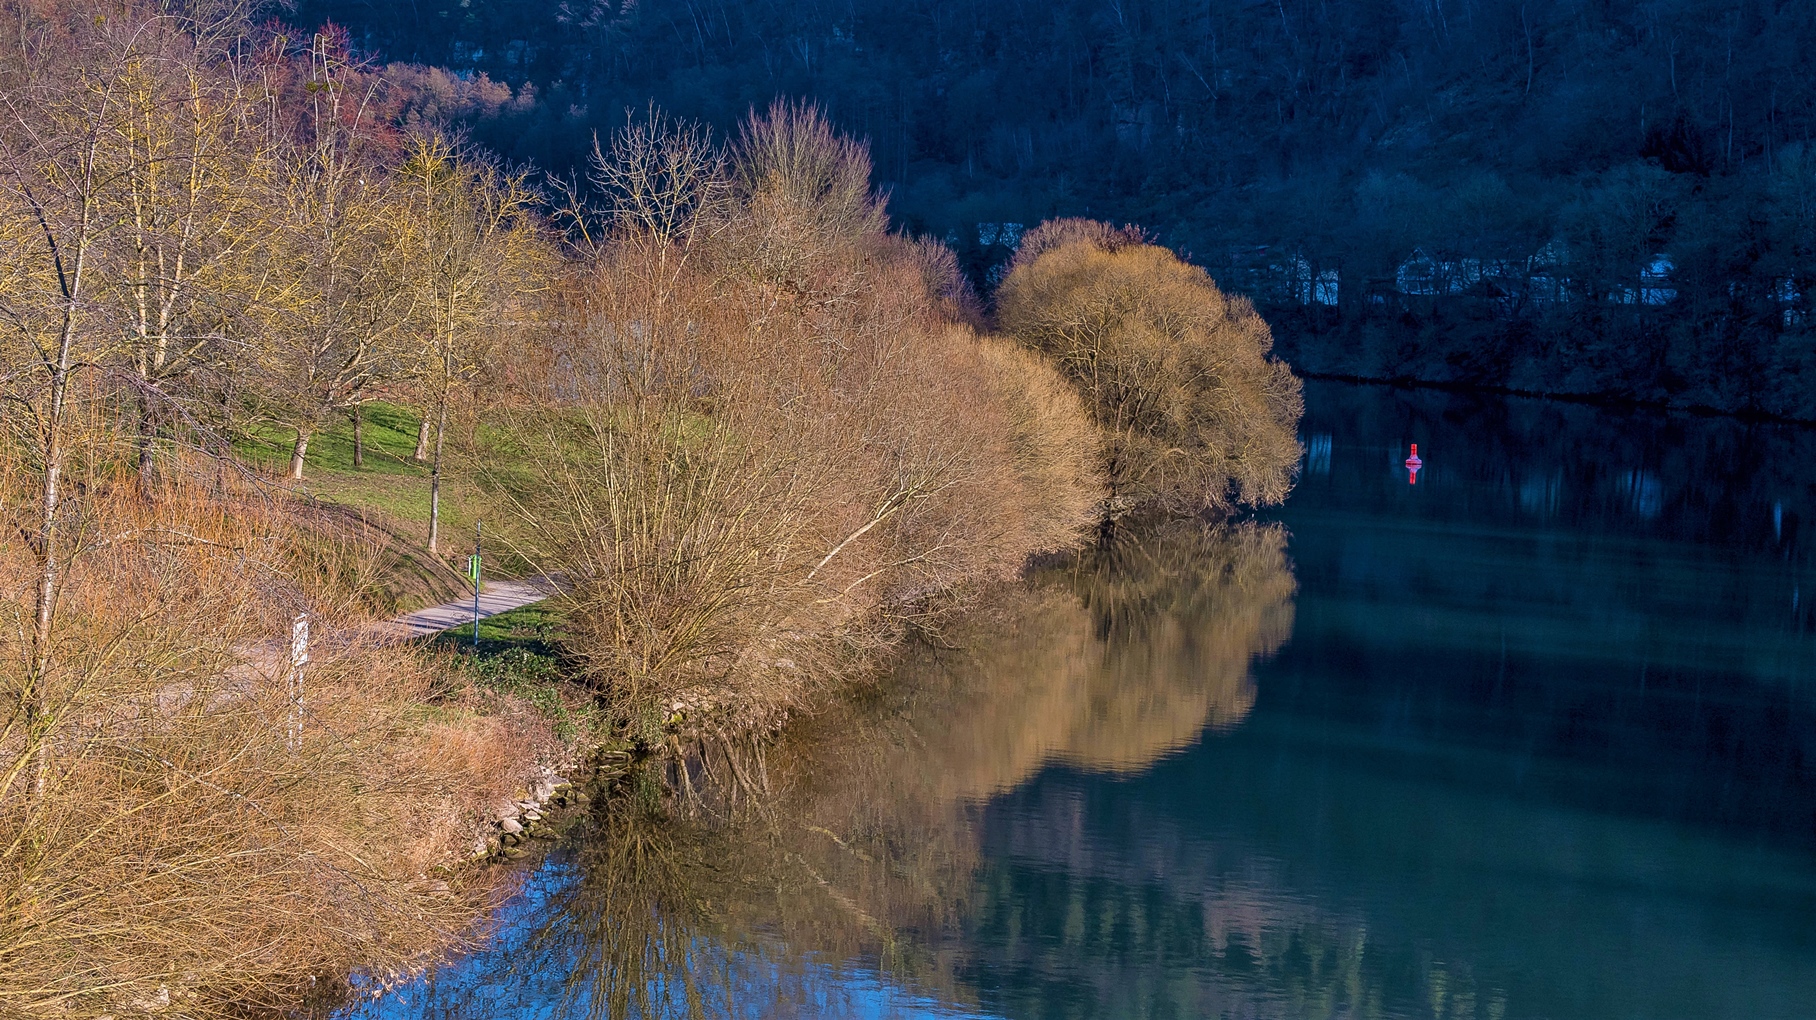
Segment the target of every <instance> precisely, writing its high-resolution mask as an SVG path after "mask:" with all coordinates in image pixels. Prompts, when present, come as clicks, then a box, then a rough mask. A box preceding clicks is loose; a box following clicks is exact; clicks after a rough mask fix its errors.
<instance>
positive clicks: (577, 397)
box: [482, 108, 1097, 738]
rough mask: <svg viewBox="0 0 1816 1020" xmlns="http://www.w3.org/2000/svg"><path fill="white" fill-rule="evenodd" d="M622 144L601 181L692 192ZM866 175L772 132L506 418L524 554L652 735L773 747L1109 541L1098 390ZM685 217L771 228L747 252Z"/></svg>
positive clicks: (757, 130)
mask: <svg viewBox="0 0 1816 1020" xmlns="http://www.w3.org/2000/svg"><path fill="white" fill-rule="evenodd" d="M620 142H621V145H622V144H624V143H626V142H628V143H630V144H629V146H628V151H625V150H622V149H621V150H617V151H616V152H615V154H606V155H603V156H602V158H604V159H608V160H616V161H617V162H615V163H611V164H609V165H608V166H606V167H602V168H601V169H602V173H601V176H606V177H609V179H612V180H618V181H621V182H623V181H647V180H650V179H666V180H671V181H672V180H677V179H680V178H682V177H685V176H687V175H684V174H681V173H678V172H677V171H676V170H675V169H674V168H673V167H674V163H675V160H674V159H673V158H666V157H665V158H664V159H663V160H661V161H660V165H661V166H663V167H667V168H668V169H665V170H663V171H662V172H661V173H660V174H651V173H649V172H646V171H645V170H644V169H643V168H645V167H646V166H647V165H648V164H649V163H650V162H651V160H650V159H649V157H648V153H649V151H650V150H651V149H652V148H659V146H653V145H652V144H650V143H648V142H647V141H644V140H642V139H641V136H636V135H627V136H625V137H624V138H621V139H620ZM667 144H669V145H670V146H671V149H670V150H669V151H670V152H680V153H682V154H684V155H685V154H686V153H695V154H697V155H696V156H695V157H694V158H697V159H700V160H709V159H710V156H709V155H708V154H706V153H705V152H704V150H702V149H701V148H700V146H699V145H698V143H697V140H695V139H692V138H690V136H686V135H683V136H680V137H678V138H675V139H672V140H671V141H670V142H669V143H667ZM861 155H862V154H861V150H860V149H857V148H854V147H853V146H852V144H851V143H850V142H848V141H846V140H844V139H841V138H838V137H836V136H834V135H832V134H831V133H830V132H829V131H828V130H827V129H826V127H825V124H824V122H823V121H822V120H820V119H819V117H818V115H817V114H816V113H813V112H812V111H811V110H807V111H803V110H799V109H795V108H779V109H778V110H777V111H773V112H772V114H771V117H770V119H767V120H758V121H755V122H753V123H752V124H751V125H750V126H749V127H748V128H747V131H746V135H745V138H744V140H743V142H742V143H741V144H740V146H739V148H738V149H737V150H735V158H734V159H733V162H732V165H733V167H734V171H735V174H736V179H737V180H738V181H740V182H741V183H740V185H739V190H738V192H737V197H736V198H735V200H734V201H733V205H732V207H731V208H729V209H725V210H721V209H718V208H716V207H714V206H712V205H711V204H710V203H707V202H703V201H699V200H694V199H689V200H687V201H684V202H680V203H671V204H670V207H671V212H668V213H660V214H654V215H652V214H648V213H646V212H644V211H636V212H635V213H634V215H631V216H629V217H626V218H623V219H620V220H618V221H617V230H618V234H617V236H616V237H615V238H614V239H613V240H612V241H611V242H610V243H607V244H605V245H603V246H602V247H601V249H600V250H599V252H598V256H597V262H596V263H595V265H594V266H592V267H589V268H587V269H585V270H583V271H582V273H581V274H580V275H579V276H578V277H577V278H576V279H575V280H573V281H572V282H571V283H570V284H569V285H568V286H567V287H566V288H565V289H564V292H563V294H562V295H561V302H562V303H561V304H560V305H558V307H557V309H556V310H555V311H554V312H553V313H552V318H553V319H554V320H555V322H556V323H557V325H556V327H555V330H554V334H553V337H552V339H551V341H550V347H549V349H548V350H546V351H544V352H542V355H541V360H540V363H539V364H530V363H527V359H526V364H524V365H522V366H520V371H519V373H518V378H519V380H520V381H521V382H522V383H523V384H524V385H525V388H526V389H527V390H528V391H529V393H530V396H531V398H532V399H530V400H528V401H526V402H525V403H524V404H523V405H522V406H519V407H515V408H512V409H510V410H509V411H507V412H505V413H503V414H502V415H501V416H500V421H501V422H504V423H506V427H505V438H504V439H502V440H501V442H502V443H504V444H505V445H506V446H508V447H510V448H512V449H513V450H514V451H515V453H514V456H513V457H512V458H511V463H512V464H513V465H516V466H514V467H512V468H511V469H510V470H509V471H504V470H495V471H493V472H491V475H490V480H491V482H492V484H493V486H494V488H495V489H496V491H497V492H498V494H499V495H500V497H501V498H502V499H504V500H505V502H506V505H507V506H508V507H509V508H510V509H511V510H512V512H513V513H514V515H515V516H516V517H517V518H518V519H519V521H520V522H521V523H522V525H523V528H522V531H521V533H522V534H523V535H524V536H525V537H524V538H523V539H522V540H521V544H522V545H523V547H524V548H523V551H524V552H526V554H528V555H530V557H531V558H532V559H533V560H534V561H536V562H538V563H540V564H544V565H546V569H549V570H551V571H556V570H558V571H560V572H562V574H563V576H564V577H565V578H566V579H567V580H568V581H569V582H570V584H571V585H572V586H573V587H572V593H571V595H570V598H571V600H572V602H573V606H574V612H573V613H572V617H571V618H572V620H573V624H572V634H573V637H574V645H575V649H576V651H577V652H579V653H580V654H581V655H582V656H583V657H584V659H585V660H586V661H587V662H588V663H589V664H590V667H591V670H592V673H593V677H594V679H595V681H596V682H597V684H598V685H599V687H600V688H601V690H602V691H604V692H605V694H606V696H607V697H608V699H610V700H611V701H612V702H613V704H614V705H615V706H616V708H617V709H618V711H619V712H620V713H621V714H622V715H623V716H624V717H626V718H628V719H631V720H633V722H634V723H635V725H636V728H637V731H638V733H639V734H640V735H642V736H644V737H645V738H650V737H653V735H654V734H655V732H656V731H657V727H658V725H659V722H660V718H661V717H663V716H666V715H668V714H670V713H672V712H673V711H675V710H676V708H677V703H679V704H680V705H684V706H687V707H689V708H691V709H693V710H694V711H695V712H696V713H699V714H707V715H712V716H714V717H716V718H718V719H719V720H720V721H721V722H723V723H726V724H729V725H732V726H734V727H742V726H751V725H754V726H758V727H759V728H762V727H767V726H770V725H773V724H774V722H775V721H777V720H778V719H779V718H781V716H782V715H783V714H785V713H787V712H788V711H791V710H793V709H796V708H799V707H801V706H803V705H804V704H805V703H806V701H807V698H808V696H809V695H810V694H811V693H812V692H813V691H814V690H815V689H822V688H824V687H825V686H826V685H830V684H833V683H835V682H837V681H838V680H840V679H841V678H843V677H845V676H848V675H850V673H851V671H852V669H853V668H854V667H855V666H858V665H862V664H863V663H865V662H867V661H868V660H869V658H870V657H871V655H872V654H873V652H874V651H875V650H876V649H877V648H879V647H881V646H883V645H885V644H887V643H888V642H889V641H890V640H892V639H893V637H894V635H895V634H896V633H897V632H898V631H899V628H900V625H901V623H902V622H903V621H905V620H908V619H911V618H918V617H921V616H923V615H925V614H926V613H928V612H930V611H932V610H934V609H937V608H941V607H945V606H950V605H952V604H953V603H952V598H951V597H952V596H953V595H955V594H957V593H959V592H961V591H963V590H965V589H966V588H967V586H971V585H975V584H977V583H979V582H983V581H988V580H994V579H1001V578H1005V577H1009V576H1012V575H1013V574H1014V573H1016V572H1017V571H1019V570H1020V569H1021V567H1022V565H1023V563H1024V562H1025V561H1026V559H1027V558H1028V556H1029V555H1030V554H1032V553H1034V552H1039V551H1044V550H1054V549H1063V548H1066V547H1069V546H1071V545H1072V544H1074V543H1075V542H1076V541H1077V540H1078V537H1079V535H1080V534H1081V531H1082V529H1083V528H1084V527H1085V526H1086V525H1087V524H1088V523H1089V520H1090V512H1091V508H1092V505H1093V503H1094V502H1095V501H1096V499H1097V492H1096V491H1095V489H1096V482H1095V480H1094V479H1093V477H1092V453H1093V442H1094V437H1093V435H1092V432H1091V429H1090V427H1089V424H1088V422H1087V421H1086V419H1085V417H1084V413H1083V409H1082V407H1081V405H1080V403H1079V401H1078V398H1077V396H1076V395H1075V394H1074V393H1073V392H1072V391H1071V389H1070V387H1069V386H1067V384H1066V383H1065V382H1064V381H1063V380H1062V379H1061V378H1060V377H1059V376H1058V374H1057V373H1055V372H1054V371H1053V370H1052V369H1051V368H1049V367H1048V366H1046V365H1045V364H1043V363H1042V362H1040V361H1039V360H1038V358H1036V357H1034V356H1032V355H1030V354H1028V353H1026V352H1021V351H1017V350H1015V349H1013V348H1012V347H1010V346H1008V345H1006V344H1003V343H1001V342H1000V341H996V340H993V339H988V338H983V337H979V336H978V335H977V334H976V333H974V332H973V331H972V330H971V329H970V328H969V327H968V326H966V325H964V324H963V323H961V322H958V321H955V319H954V317H953V315H952V314H950V308H949V302H950V295H951V294H954V293H958V292H959V291H960V290H961V289H962V288H961V287H960V286H959V284H958V283H957V281H956V273H955V271H954V268H953V266H952V264H951V263H950V261H949V259H946V260H942V259H941V258H940V257H939V255H940V253H941V251H940V250H937V249H930V248H929V247H927V246H924V245H917V244H913V243H910V242H906V241H903V240H900V239H897V238H893V237H890V236H888V235H885V234H883V233H881V231H880V229H878V227H879V225H880V222H881V221H880V219H879V218H878V217H877V216H875V215H873V213H874V212H875V210H874V208H873V205H872V202H871V200H870V199H869V197H868V195H867V193H859V194H856V195H854V194H853V193H852V191H851V187H853V186H854V185H852V180H863V179H866V177H865V175H866V174H867V172H868V171H867V168H866V167H865V166H863V165H862V160H861V158H860V157H861ZM854 175H855V176H854ZM797 178H801V179H797ZM701 188H702V193H704V186H701ZM622 190H624V191H626V192H629V191H631V188H629V187H624V188H622ZM648 190H650V189H647V188H646V189H644V191H643V192H639V193H647V192H648ZM860 199H861V201H860ZM822 206H827V207H826V208H822ZM643 208H644V207H643V206H638V207H636V209H638V210H642V209H643ZM674 208H679V209H683V210H685V211H687V213H688V214H689V215H726V216H730V217H731V218H732V219H733V220H734V221H740V222H741V221H755V220H761V221H763V222H765V223H769V224H771V225H772V226H774V228H775V229H774V230H770V231H769V232H767V233H764V234H763V235H762V242H761V245H760V246H759V248H758V249H752V248H749V247H747V243H748V242H749V241H750V239H751V238H752V237H753V236H754V235H752V234H750V233H749V232H747V231H742V230H736V229H734V230H730V231H726V232H717V231H704V230H697V229H693V228H692V227H691V226H688V225H685V224H680V223H677V222H676V219H675V216H674V215H673V214H672V209H674ZM651 223H656V224H661V225H663V226H661V227H660V230H659V231H658V228H657V227H652V226H651ZM851 231H857V233H851ZM658 260H662V263H663V265H666V266H670V267H675V271H674V272H662V271H655V269H654V266H653V263H655V262H657V261H658ZM782 265H786V266H787V267H788V271H787V272H786V273H783V274H782V275H777V274H776V272H772V270H774V269H775V267H777V266H782ZM763 267H769V268H767V269H766V268H763ZM483 470H485V469H484V467H483V466H482V471H483Z"/></svg>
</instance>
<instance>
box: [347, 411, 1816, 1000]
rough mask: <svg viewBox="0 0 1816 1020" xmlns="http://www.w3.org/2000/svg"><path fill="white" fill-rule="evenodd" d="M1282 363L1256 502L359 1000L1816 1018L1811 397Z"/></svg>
mask: <svg viewBox="0 0 1816 1020" xmlns="http://www.w3.org/2000/svg"><path fill="white" fill-rule="evenodd" d="M1307 398H1308V399H1307V403H1308V412H1307V417H1306V420H1305V423H1304V435H1305V437H1306V447H1307V461H1306V465H1305V471H1304V474H1303V477H1302V480H1301V482H1300V485H1299V488H1298V490H1297V491H1296V492H1295V494H1294V495H1293V497H1292V499H1291V500H1290V501H1289V503H1288V505H1287V506H1286V507H1284V508H1282V509H1281V510H1280V511H1279V512H1278V513H1276V514H1273V515H1271V521H1272V523H1266V522H1264V523H1263V524H1262V525H1260V526H1250V527H1248V528H1245V529H1214V530H1212V531H1208V532H1207V531H1205V530H1204V529H1201V528H1200V529H1197V530H1195V531H1190V532H1188V531H1183V530H1180V529H1179V528H1177V527H1175V528H1173V529H1171V530H1165V529H1163V530H1162V531H1160V532H1157V533H1154V534H1148V535H1142V536H1135V537H1133V538H1130V539H1128V540H1127V541H1126V543H1125V544H1124V545H1122V546H1119V547H1118V549H1117V550H1116V551H1114V552H1113V553H1109V554H1102V555H1100V556H1098V557H1096V558H1087V560H1086V561H1083V562H1082V563H1074V564H1070V565H1061V566H1057V567H1054V568H1052V569H1051V570H1049V571H1047V572H1046V573H1044V574H1042V575H1041V576H1039V577H1037V578H1036V579H1034V580H1033V581H1031V582H1030V583H1029V584H1028V585H1026V586H1024V587H1023V588H1022V589H1018V592H1017V593H1012V594H1005V595H1004V596H1003V597H1002V598H1000V599H998V600H995V601H996V602H997V603H999V604H997V605H994V606H992V607H990V611H989V612H988V613H985V614H983V619H982V620H981V621H979V622H978V623H977V624H976V626H975V629H974V631H973V632H971V633H969V634H967V633H960V632H954V633H950V634H947V635H944V636H943V638H942V640H943V641H944V642H945V644H943V645H942V646H941V647H940V648H936V649H922V650H919V651H916V652H913V653H911V654H910V655H909V656H908V661H907V662H906V663H905V664H904V666H903V669H902V674H901V676H899V677H897V678H896V679H895V681H893V682H892V683H891V684H889V685H885V687H884V688H883V689H882V690H880V691H879V692H876V693H875V695H874V696H871V697H867V698H865V699H861V700H860V702H859V703H857V704H854V705H853V706H849V707H848V708H847V709H845V710H842V711H840V712H834V713H829V715H828V716H827V717H826V718H823V719H819V720H814V721H812V722H810V723H808V724H805V725H804V726H802V727H800V728H799V729H798V730H797V731H796V732H795V733H791V734H790V736H789V737H788V739H786V740H785V741H784V742H783V745H782V746H781V747H778V748H776V749H775V750H774V752H773V753H772V755H771V759H770V767H771V768H772V769H773V770H774V771H775V774H776V776H777V783H776V789H775V791H774V792H773V794H772V795H771V796H770V797H769V798H768V800H767V801H766V802H765V803H764V804H763V805H762V806H761V807H760V808H755V807H747V808H735V807H728V808H726V809H725V810H721V811H717V812H713V811H707V812H704V813H701V814H699V815H698V816H689V817H688V818H687V819H685V820H683V819H681V818H680V815H681V814H682V813H678V812H676V811H661V810H658V811H645V812H644V813H643V815H641V816H640V817H643V818H645V821H643V822H635V823H633V822H625V821H623V820H622V819H618V818H616V816H614V819H613V820H609V821H606V822H602V823H601V831H600V832H599V833H598V835H597V836H596V837H595V838H594V839H593V840H592V841H591V842H588V843H585V844H583V845H582V846H580V847H579V848H577V849H575V850H572V851H567V852H564V853H563V854H562V855H560V856H559V857H558V858H557V859H556V860H555V861H554V862H553V863H551V864H550V865H548V866H545V867H544V868H543V869H542V870H541V871H540V872H538V873H537V874H536V875H535V876H534V878H533V880H532V882H531V884H530V888H529V891H527V892H526V893H525V895H524V896H523V897H522V898H521V899H520V900H519V901H518V904H517V905H516V906H514V907H513V908H512V909H511V910H510V911H509V912H508V913H507V915H506V927H505V930H504V933H503V934H502V935H501V937H500V939H499V941H498V942H497V944H496V945H495V947H494V948H493V949H492V950H491V951H490V952H487V953H482V954H479V955H477V956H475V957H472V958H469V959H466V960H463V961H460V962H458V963H457V964H455V965H453V966H451V967H449V968H446V969H444V970H443V971H442V972H440V973H439V974H437V975H436V976H435V977H434V979H433V980H432V981H425V982H421V983H419V984H417V985H416V986H414V987H412V988H409V989H405V990H402V991H400V992H397V993H393V994H392V995H391V996H390V997H388V998H386V999H383V1000H381V1001H380V1002H379V1003H378V1004H374V1005H372V1006H370V1007H368V1008H365V1009H363V1010H355V1011H353V1013H354V1015H360V1016H366V1015H371V1016H386V1017H418V1016H436V1017H443V1016H446V1017H454V1016H461V1017H480V1016H539V1017H540V1016H605V1015H611V1016H618V1015H652V1016H653V1015H663V1016H667V1015H699V1016H935V1015H964V1016H971V1015H992V1016H1002V1017H1014V1018H1024V1017H1026V1018H1045V1017H1172V1016H1180V1017H1184V1016H1229V1017H1290V1018H1297V1017H1404V1018H1427V1017H1444V1018H1478V1017H1479V1018H1491V1020H1511V1018H1552V1020H1563V1018H1579V1017H1580V1018H1628V1017H1630V1018H1635V1020H1638V1018H1672V1017H1681V1018H1720V1017H1735V1018H1740V1017H1747V1018H1754V1017H1800V1016H1809V1015H1811V1014H1812V1013H1816V1005H1812V1004H1816V690H1812V682H1813V681H1816V641H1813V640H1812V634H1811V630H1812V623H1813V622H1816V621H1813V620H1812V618H1811V609H1810V606H1809V605H1808V600H1807V599H1805V598H1803V592H1804V591H1805V590H1807V589H1808V588H1809V587H1810V573H1811V569H1810V568H1811V564H1810V559H1809V553H1808V551H1807V550H1806V548H1805V546H1804V544H1803V543H1802V541H1801V540H1802V537H1803V536H1802V534H1801V524H1802V522H1804V521H1806V520H1808V519H1810V516H1811V513H1812V511H1816V434H1812V433H1810V432H1808V431H1805V430H1798V429H1790V428H1783V427H1776V426H1762V425H1748V424H1745V423H1740V422H1735V421H1732V420H1726V419H1702V418H1691V417H1682V416H1675V417H1673V416H1665V415H1661V414H1652V413H1643V412H1635V413H1621V412H1609V411H1601V410H1596V409H1593V408H1589V407H1582V406H1573V405H1565V404H1556V403H1544V402H1538V401H1525V400H1519V399H1504V398H1497V397H1481V396H1466V395H1454V394H1445V393H1436V392H1429V391H1426V392H1418V391H1411V392H1409V391H1398V390H1391V389H1387V388H1380V387H1359V386H1348V385H1341V384H1334V383H1313V384H1311V385H1309V386H1308V391H1307ZM1412 443H1417V444H1419V446H1418V451H1419V456H1420V458H1421V460H1422V465H1421V468H1420V470H1419V473H1418V480H1417V483H1416V485H1408V484H1407V468H1406V466H1405V465H1404V464H1403V461H1404V460H1405V459H1406V456H1407V451H1408V449H1409V447H1410V445H1411V444H1412ZM1281 542H1284V543H1285V547H1284V551H1283V552H1282V550H1281V548H1280V543H1281ZM791 775H792V776H793V778H792V779H790V778H788V777H789V776H791ZM647 794H648V791H647V790H645V796H644V801H645V802H648V803H654V802H653V801H650V799H649V796H648V795H647ZM740 803H742V802H740ZM632 814H635V812H632ZM709 816H710V817H709ZM759 816H760V817H761V819H762V820H761V821H760V822H757V821H754V820H753V819H756V818H758V817H759ZM711 819H717V821H713V820H711ZM657 844H660V848H666V849H660V852H657V851H656V850H649V852H645V853H643V855H642V856H639V857H635V858H634V861H633V858H632V856H627V853H626V851H623V850H622V849H613V848H622V847H627V846H629V847H645V848H651V847H657ZM614 854H616V855H617V856H613V855H614ZM635 861H640V862H642V863H640V864H639V863H635ZM651 874H659V876H660V880H657V879H655V878H648V875H651ZM614 875H616V876H620V877H621V879H622V877H623V876H633V877H637V876H643V877H639V878H638V880H637V881H635V882H632V881H623V880H620V881H617V883H616V884H614V883H613V881H611V880H610V876H614ZM602 947H604V948H602ZM614 947H616V948H614ZM651 954H655V955H656V956H657V957H662V958H660V959H652V957H651ZM632 960H635V961H638V962H637V963H636V965H635V966H630V965H629V964H627V961H632ZM601 961H604V962H605V963H607V964H609V966H602V965H601ZM589 983H590V984H589ZM608 985H609V986H610V987H611V988H612V992H611V994H610V995H606V996H600V995H595V994H591V992H589V991H587V990H588V989H592V988H602V987H605V986H608ZM684 986H685V987H684ZM577 989H579V990H578V991H577ZM639 990H640V991H639ZM583 993H585V994H583ZM639 995H640V996H641V998H639V997H638V996H639Z"/></svg>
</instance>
